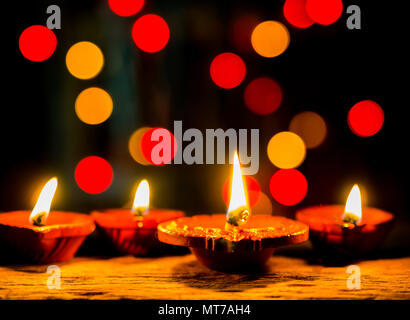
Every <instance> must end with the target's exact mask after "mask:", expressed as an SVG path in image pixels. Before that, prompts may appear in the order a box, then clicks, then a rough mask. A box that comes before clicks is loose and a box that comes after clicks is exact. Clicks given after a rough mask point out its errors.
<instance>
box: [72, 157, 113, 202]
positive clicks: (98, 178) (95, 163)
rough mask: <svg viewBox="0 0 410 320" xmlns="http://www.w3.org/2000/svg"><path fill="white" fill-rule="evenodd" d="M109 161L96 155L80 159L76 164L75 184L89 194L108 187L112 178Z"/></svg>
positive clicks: (99, 191)
mask: <svg viewBox="0 0 410 320" xmlns="http://www.w3.org/2000/svg"><path fill="white" fill-rule="evenodd" d="M113 176H114V174H113V170H112V167H111V165H110V163H109V162H108V161H107V160H105V159H103V158H101V157H97V156H89V157H86V158H84V159H82V160H81V161H80V162H79V163H78V164H77V166H76V168H75V172H74V177H75V181H76V182H77V185H78V186H79V187H80V188H81V189H82V190H83V191H85V192H87V193H91V194H97V193H101V192H103V191H105V190H107V189H108V187H109V186H110V185H111V182H112V180H113Z"/></svg>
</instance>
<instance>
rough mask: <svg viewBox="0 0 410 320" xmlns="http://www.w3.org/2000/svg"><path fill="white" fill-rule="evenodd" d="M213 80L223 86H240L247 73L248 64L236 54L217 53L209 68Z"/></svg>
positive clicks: (225, 87)
mask: <svg viewBox="0 0 410 320" xmlns="http://www.w3.org/2000/svg"><path fill="white" fill-rule="evenodd" d="M209 71H210V74H211V78H212V81H213V82H214V83H215V84H216V85H217V86H218V87H221V88H224V89H232V88H235V87H236V86H238V85H239V84H240V83H241V82H242V81H243V79H244V78H245V75H246V66H245V63H244V62H243V60H242V59H241V58H240V57H239V56H238V55H236V54H234V53H231V52H225V53H221V54H219V55H217V56H216V57H215V58H214V59H213V60H212V62H211V67H210V69H209Z"/></svg>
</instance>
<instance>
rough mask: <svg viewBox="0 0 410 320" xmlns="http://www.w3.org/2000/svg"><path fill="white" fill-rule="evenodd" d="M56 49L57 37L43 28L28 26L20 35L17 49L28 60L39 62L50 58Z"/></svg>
mask: <svg viewBox="0 0 410 320" xmlns="http://www.w3.org/2000/svg"><path fill="white" fill-rule="evenodd" d="M56 47H57V37H56V35H55V34H54V32H53V31H51V30H50V29H49V28H47V27H45V26H40V25H34V26H30V27H28V28H26V29H24V31H23V32H22V33H21V35H20V38H19V48H20V52H21V54H22V55H23V56H24V57H25V58H26V59H28V60H31V61H35V62H41V61H44V60H47V59H48V58H50V57H51V56H52V54H53V53H54V51H55V49H56Z"/></svg>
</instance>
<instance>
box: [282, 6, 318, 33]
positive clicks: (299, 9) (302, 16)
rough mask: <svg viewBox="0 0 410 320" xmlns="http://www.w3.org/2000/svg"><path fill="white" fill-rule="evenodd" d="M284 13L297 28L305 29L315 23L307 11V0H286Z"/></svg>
mask: <svg viewBox="0 0 410 320" xmlns="http://www.w3.org/2000/svg"><path fill="white" fill-rule="evenodd" d="M283 15H284V16H285V19H286V20H287V21H288V22H289V23H290V24H291V25H293V26H294V27H297V28H302V29H304V28H308V27H310V26H311V25H312V24H314V21H313V20H312V19H310V18H309V16H308V14H307V12H306V0H286V2H285V4H284V6H283Z"/></svg>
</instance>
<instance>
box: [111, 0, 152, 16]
mask: <svg viewBox="0 0 410 320" xmlns="http://www.w3.org/2000/svg"><path fill="white" fill-rule="evenodd" d="M108 5H109V6H110V8H111V10H112V11H113V12H114V13H115V14H117V15H119V16H121V17H129V16H133V15H134V14H136V13H138V12H139V11H140V10H141V9H142V7H143V6H144V0H108Z"/></svg>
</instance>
